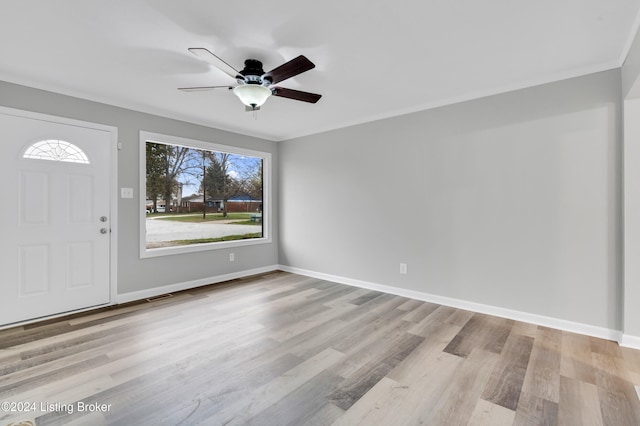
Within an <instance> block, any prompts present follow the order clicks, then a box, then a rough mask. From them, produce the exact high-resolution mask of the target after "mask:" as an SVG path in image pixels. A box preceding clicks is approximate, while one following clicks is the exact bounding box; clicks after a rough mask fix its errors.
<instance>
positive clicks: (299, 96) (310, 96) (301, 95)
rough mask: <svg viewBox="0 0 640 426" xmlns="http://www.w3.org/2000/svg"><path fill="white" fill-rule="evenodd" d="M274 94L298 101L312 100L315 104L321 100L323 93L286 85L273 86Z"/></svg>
mask: <svg viewBox="0 0 640 426" xmlns="http://www.w3.org/2000/svg"><path fill="white" fill-rule="evenodd" d="M271 92H272V93H273V96H280V97H281V98H288V99H295V100H296V101H303V102H310V103H312V104H315V103H316V102H318V101H319V100H320V98H321V97H322V95H318V94H316V93H309V92H302V91H300V90H293V89H285V88H284V87H272V88H271Z"/></svg>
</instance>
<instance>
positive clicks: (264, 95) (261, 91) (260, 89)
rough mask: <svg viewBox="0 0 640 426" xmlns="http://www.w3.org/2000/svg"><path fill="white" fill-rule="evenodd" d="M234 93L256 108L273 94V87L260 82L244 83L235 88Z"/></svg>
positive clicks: (243, 101)
mask: <svg viewBox="0 0 640 426" xmlns="http://www.w3.org/2000/svg"><path fill="white" fill-rule="evenodd" d="M233 93H235V95H236V96H237V97H238V98H240V101H241V102H242V103H243V104H245V105H246V106H248V107H250V108H252V109H255V108H257V107H259V106H261V105H262V104H263V103H265V102H266V100H267V99H268V98H269V96H271V89H269V88H267V87H264V86H260V85H259V84H242V85H240V86H237V87H234V88H233Z"/></svg>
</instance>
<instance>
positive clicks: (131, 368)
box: [0, 271, 640, 426]
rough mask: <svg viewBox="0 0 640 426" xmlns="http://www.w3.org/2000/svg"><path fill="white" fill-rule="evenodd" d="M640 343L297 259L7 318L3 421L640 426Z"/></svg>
mask: <svg viewBox="0 0 640 426" xmlns="http://www.w3.org/2000/svg"><path fill="white" fill-rule="evenodd" d="M638 382H640V351H636V350H632V349H628V348H620V347H619V346H618V345H617V343H615V342H611V341H606V340H602V339H597V338H594V337H587V336H582V335H578V334H573V333H568V332H561V331H559V330H553V329H549V328H545V327H539V326H536V325H534V324H526V323H521V322H517V321H512V320H508V319H504V318H497V317H492V316H489V315H485V314H478V313H474V312H470V311H465V310H460V309H456V308H453V307H447V306H439V305H435V304H432V303H427V302H423V301H418V300H411V299H407V298H404V297H399V296H395V295H391V294H384V293H380V292H376V291H371V290H367V289H360V288H354V287H349V286H345V285H342V284H338V283H333V282H329V281H325V280H320V279H316V278H311V277H303V276H299V275H295V274H291V273H286V272H281V271H276V272H271V273H267V274H261V275H256V276H252V277H246V278H242V279H236V280H231V281H229V282H225V283H219V284H213V285H209V286H203V287H201V288H197V289H191V290H188V291H184V292H178V293H174V294H172V295H169V296H168V297H163V298H159V299H153V300H151V301H140V302H131V303H127V304H125V305H122V306H115V307H108V308H101V309H97V310H95V311H91V312H85V313H81V314H73V315H68V316H66V317H61V318H56V319H51V320H47V321H42V322H39V323H34V324H29V325H26V326H20V327H14V328H12V329H5V330H0V400H4V401H9V402H25V401H27V402H28V401H33V402H36V403H38V402H41V401H45V402H58V403H60V404H71V405H73V406H74V407H75V406H77V404H82V403H84V404H90V403H100V404H107V405H109V404H110V405H111V407H112V409H111V410H109V411H107V412H80V411H77V410H76V411H75V412H74V413H72V414H70V413H68V412H65V411H64V410H61V411H52V410H51V409H46V408H38V409H37V410H36V411H34V412H30V413H15V412H3V411H0V424H7V423H10V422H20V421H26V420H29V421H31V422H32V423H34V424H39V425H40V424H47V425H64V426H66V425H91V426H93V425H99V424H107V425H111V424H136V425H143V426H144V425H154V426H155V425H158V424H176V425H177V424H190V425H191V424H194V425H197V424H202V425H207V426H210V425H218V424H254V425H270V424H273V425H314V426H320V425H322V426H324V425H329V424H338V425H339V424H343V425H349V426H351V425H354V424H363V425H387V424H392V425H394V426H396V425H417V424H430V425H447V426H448V425H457V424H460V425H465V424H469V425H492V426H501V425H511V424H517V425H520V424H526V425H541V424H559V425H573V424H580V425H606V426H609V425H616V426H625V425H637V424H640V399H639V397H638V394H639V393H640V383H638Z"/></svg>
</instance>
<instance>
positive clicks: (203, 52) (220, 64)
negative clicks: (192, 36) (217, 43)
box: [189, 47, 240, 78]
mask: <svg viewBox="0 0 640 426" xmlns="http://www.w3.org/2000/svg"><path fill="white" fill-rule="evenodd" d="M189 52H191V53H193V54H194V55H196V56H197V57H198V58H200V59H203V60H205V61H207V62H209V63H210V64H211V65H213V66H215V67H216V68H218V69H219V70H220V71H222V72H224V73H226V74H228V75H229V76H231V77H232V78H237V76H239V75H240V73H239V72H238V70H236V69H235V68H233V67H232V66H231V65H229V64H228V63H226V62H225V61H223V60H222V59H220V58H218V57H217V56H216V55H214V54H213V53H211V52H210V51H209V50H208V49H205V48H204V47H191V48H189Z"/></svg>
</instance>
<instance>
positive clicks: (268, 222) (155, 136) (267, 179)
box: [138, 130, 273, 259]
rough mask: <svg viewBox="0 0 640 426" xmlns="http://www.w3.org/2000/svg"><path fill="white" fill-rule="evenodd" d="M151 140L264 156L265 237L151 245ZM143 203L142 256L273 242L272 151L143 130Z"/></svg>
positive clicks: (140, 241) (141, 143) (141, 223)
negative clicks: (148, 233) (148, 229)
mask: <svg viewBox="0 0 640 426" xmlns="http://www.w3.org/2000/svg"><path fill="white" fill-rule="evenodd" d="M147 142H156V143H164V144H171V145H180V146H185V147H189V148H196V149H206V150H210V151H221V152H227V153H229V154H237V155H246V156H251V157H258V158H261V159H262V173H263V182H262V185H263V187H262V207H263V212H264V213H265V214H264V220H263V222H262V237H261V238H251V239H247V240H235V241H220V242H216V243H202V244H191V245H185V246H174V247H160V248H154V249H147V247H146V244H147V239H146V220H147V215H146V192H147V185H146V181H147V166H146V163H147V162H146V158H147V156H146V144H147ZM139 155H140V158H139V170H140V175H139V176H140V179H139V183H140V186H139V197H138V198H139V203H138V214H139V217H140V238H139V245H140V258H141V259H145V258H152V257H159V256H172V255H178V254H185V253H197V252H203V251H210V250H221V249H229V248H232V247H243V246H252V245H257V244H267V243H271V242H272V236H271V232H272V221H273V209H272V200H271V184H272V182H271V180H272V176H271V175H272V169H271V153H269V152H264V151H257V150H253V149H246V148H239V147H235V146H230V145H223V144H219V143H214V142H207V141H201V140H195V139H188V138H183V137H179V136H171V135H164V134H160V133H153V132H148V131H144V130H141V131H140V139H139Z"/></svg>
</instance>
